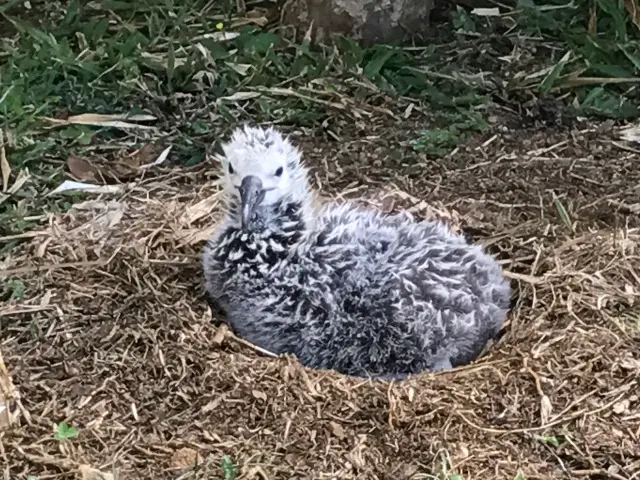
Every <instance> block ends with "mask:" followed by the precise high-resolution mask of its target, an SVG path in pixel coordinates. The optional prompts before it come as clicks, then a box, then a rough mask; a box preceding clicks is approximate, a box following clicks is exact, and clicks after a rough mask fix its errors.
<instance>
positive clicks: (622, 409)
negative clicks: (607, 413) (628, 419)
mask: <svg viewBox="0 0 640 480" xmlns="http://www.w3.org/2000/svg"><path fill="white" fill-rule="evenodd" d="M630 404H631V402H630V401H629V400H621V401H619V402H618V403H616V404H615V405H614V406H613V412H614V413H616V414H618V415H622V414H623V413H628V412H629V405H630Z"/></svg>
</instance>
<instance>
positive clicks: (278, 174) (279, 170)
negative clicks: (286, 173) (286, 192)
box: [276, 167, 282, 177]
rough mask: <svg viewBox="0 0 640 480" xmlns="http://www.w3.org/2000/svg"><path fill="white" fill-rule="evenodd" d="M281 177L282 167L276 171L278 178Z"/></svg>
mask: <svg viewBox="0 0 640 480" xmlns="http://www.w3.org/2000/svg"><path fill="white" fill-rule="evenodd" d="M280 175H282V167H278V169H277V170H276V177H279V176H280Z"/></svg>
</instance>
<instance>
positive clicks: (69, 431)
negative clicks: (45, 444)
mask: <svg viewBox="0 0 640 480" xmlns="http://www.w3.org/2000/svg"><path fill="white" fill-rule="evenodd" d="M77 435H78V430H77V429H76V428H75V427H72V426H70V425H67V424H66V423H59V424H57V425H56V430H55V433H54V435H53V437H54V438H55V439H56V440H66V439H69V438H75V437H76V436H77Z"/></svg>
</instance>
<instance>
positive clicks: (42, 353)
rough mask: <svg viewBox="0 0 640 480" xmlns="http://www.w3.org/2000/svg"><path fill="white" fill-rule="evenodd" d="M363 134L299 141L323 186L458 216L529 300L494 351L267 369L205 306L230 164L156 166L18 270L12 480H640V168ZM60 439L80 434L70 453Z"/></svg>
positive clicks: (616, 155) (598, 146) (402, 127)
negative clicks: (402, 374) (21, 292)
mask: <svg viewBox="0 0 640 480" xmlns="http://www.w3.org/2000/svg"><path fill="white" fill-rule="evenodd" d="M353 128H354V130H351V131H349V130H344V131H341V132H338V133H339V135H340V139H341V141H340V142H337V141H333V140H332V139H331V137H328V138H320V137H313V136H310V135H306V136H305V135H301V136H300V139H301V140H303V148H304V150H305V152H306V156H307V159H308V163H309V164H310V165H311V166H312V167H313V171H314V178H315V183H316V184H317V185H318V186H319V187H321V190H322V192H323V194H325V195H331V196H337V195H344V196H347V197H362V196H367V195H368V196H371V195H373V193H371V192H374V191H381V190H384V189H387V188H389V189H392V190H395V201H394V202H391V201H390V200H388V201H386V203H385V201H381V203H380V205H382V206H383V208H401V207H402V208H411V207H414V210H415V213H417V214H419V215H420V214H424V213H425V211H427V210H426V209H428V208H429V205H432V206H433V205H435V206H436V207H435V208H436V209H439V211H440V212H441V213H442V212H444V214H446V211H457V212H458V213H457V214H456V213H454V214H453V217H452V218H453V220H454V224H455V222H456V221H459V222H460V223H461V224H462V227H463V229H466V230H467V231H468V232H470V234H471V235H472V236H474V237H477V238H478V239H479V240H481V241H483V242H484V243H485V244H487V245H489V246H490V248H492V249H493V250H494V251H495V252H496V253H497V254H498V255H499V257H500V258H501V259H502V262H503V264H504V266H505V269H506V270H507V271H508V272H509V273H508V274H509V275H510V277H511V278H512V279H513V282H514V286H515V287H516V288H517V298H515V299H514V305H513V311H512V314H511V315H510V317H509V322H508V325H507V328H506V331H505V334H504V335H503V337H502V338H501V340H500V341H499V342H498V343H497V344H496V345H494V346H493V347H492V348H490V349H489V351H488V354H487V355H486V356H485V357H483V358H482V359H480V360H479V361H478V362H476V363H475V364H473V365H470V366H467V367H464V368H460V369H457V370H456V371H453V372H448V373H440V374H437V375H432V374H425V375H421V376H416V377H414V378H412V379H410V380H408V381H406V382H403V383H398V384H389V383H386V382H370V381H362V380H357V379H352V378H346V377H343V376H340V375H338V374H336V373H332V372H325V371H312V370H308V369H305V368H301V367H300V366H299V365H298V364H297V363H296V361H295V360H294V359H292V358H276V359H274V358H268V357H265V356H262V355H260V354H259V353H258V352H256V351H255V350H253V349H251V348H248V347H247V346H246V345H245V344H243V343H242V342H240V341H238V340H237V339H235V338H233V337H232V336H231V335H230V334H229V333H227V332H226V331H225V329H224V328H223V327H219V326H216V325H215V324H214V322H213V321H212V318H211V314H210V312H209V311H208V308H207V307H206V303H205V302H204V300H203V298H202V289H201V272H200V267H199V259H198V256H199V251H200V248H201V247H202V242H203V240H204V238H206V236H207V235H208V234H209V233H210V231H211V228H212V226H213V225H214V222H215V219H216V216H217V211H218V208H219V205H218V201H219V198H218V189H217V186H216V184H215V180H211V179H209V178H208V176H207V175H206V173H207V172H208V171H211V169H212V167H211V165H208V166H200V167H195V168H191V169H183V168H176V169H159V168H157V169H155V170H154V172H155V173H154V174H153V175H150V174H146V175H145V178H140V179H139V181H138V183H137V184H136V185H135V186H133V187H130V188H128V189H127V190H126V192H125V193H124V194H122V195H120V196H116V197H114V196H111V197H107V196H105V197H104V198H97V199H96V200H92V201H88V202H84V203H82V204H77V205H75V207H74V208H72V209H71V210H70V211H69V212H67V213H64V214H59V215H52V216H48V217H46V219H43V221H42V225H41V227H40V228H39V229H37V230H35V231H33V232H32V233H31V235H32V239H31V240H30V241H29V242H28V243H26V244H23V246H22V247H21V248H20V249H18V250H14V252H13V253H12V254H11V255H10V257H9V258H7V259H6V260H5V261H4V263H3V264H2V270H0V275H1V276H3V277H5V278H6V277H13V278H14V279H15V278H17V279H19V280H20V281H22V282H24V284H25V297H24V300H21V301H18V300H13V301H10V302H8V303H6V304H4V305H3V306H2V307H0V315H2V316H3V317H6V316H7V315H11V317H12V318H13V319H15V321H13V322H11V323H10V324H8V325H7V326H6V327H5V328H4V329H3V330H2V337H1V345H2V351H3V354H4V356H5V362H6V364H7V367H8V369H9V370H10V372H11V374H12V376H13V378H14V383H15V384H16V386H17V387H18V389H19V390H20V392H21V400H20V406H21V408H20V412H21V416H20V419H19V421H20V426H19V428H15V429H13V430H10V431H8V432H6V433H4V434H2V437H1V439H2V446H3V450H2V451H0V456H1V457H2V458H3V459H4V461H3V462H2V463H4V465H5V467H4V471H5V475H7V478H11V479H14V478H16V479H17V478H25V476H26V475H29V474H30V475H34V476H37V478H39V479H48V478H74V476H75V478H99V477H97V476H96V475H97V474H96V471H95V470H91V469H89V468H88V467H87V466H88V465H90V466H91V467H93V468H95V469H97V470H100V471H102V472H105V473H104V476H103V477H102V478H120V479H125V478H126V479H133V478H136V479H140V478H145V479H147V478H148V479H165V478H181V479H187V478H193V479H195V478H202V479H204V478H211V479H213V478H216V479H217V478H233V477H234V476H235V474H236V473H237V475H238V476H237V478H246V479H249V478H256V479H276V478H283V479H285V478H286V479H289V478H316V479H322V478H340V479H349V478H358V479H368V478H371V479H373V478H380V479H382V478H384V479H396V480H397V479H409V478H411V479H420V478H425V479H426V478H450V479H453V478H460V477H456V475H460V476H462V477H463V478H465V479H475V478H477V479H486V478H500V479H502V478H504V479H513V478H527V479H534V478H561V477H562V476H563V475H566V476H571V478H615V479H627V480H631V479H633V478H636V479H637V478H639V477H640V438H639V437H640V400H639V398H638V393H637V392H638V378H640V377H639V375H640V349H639V348H638V345H639V343H638V342H639V341H640V330H639V325H638V318H639V316H638V315H639V314H638V311H639V310H638V302H639V301H640V298H639V294H640V287H639V285H640V279H639V277H638V275H640V253H639V251H638V248H639V242H640V222H638V217H637V214H633V213H629V210H628V208H629V206H633V205H636V206H637V205H638V204H639V203H640V198H639V197H640V193H639V191H638V188H639V187H638V185H639V184H640V175H639V174H638V169H637V161H638V157H637V154H636V153H633V152H627V151H623V150H619V149H617V147H616V146H615V145H614V144H612V143H611V141H610V139H609V138H608V137H607V135H606V134H603V133H601V132H598V131H597V130H596V129H587V130H584V131H582V132H573V133H572V134H570V133H569V132H558V133H554V132H542V133H537V134H532V133H531V132H521V133H517V132H516V133H513V132H512V133H506V134H498V135H497V137H495V138H493V139H492V137H491V135H489V136H485V137H482V138H478V139H474V140H472V141H471V142H470V143H469V144H468V145H467V146H466V147H463V148H461V149H460V150H459V151H457V152H456V153H455V155H452V156H450V157H447V158H444V159H441V160H437V161H436V160H431V159H426V158H424V157H421V156H420V155H418V154H415V153H411V151H410V150H409V149H407V148H405V147H403V145H406V143H405V140H406V135H407V134H406V132H407V131H412V130H411V129H412V128H413V126H407V125H406V123H405V124H400V123H398V124H391V125H389V124H387V125H379V126H376V125H367V126H366V132H367V136H366V137H365V136H364V135H362V134H360V133H359V132H358V131H357V127H353ZM298 133H299V132H298ZM398 153H400V155H398ZM398 159H399V160H398ZM416 164H417V165H419V166H420V168H419V169H418V170H415V165H416ZM390 181H392V182H393V185H392V186H390V185H389V182H390ZM345 192H346V193H345ZM402 192H404V193H402ZM421 202H423V203H421ZM424 202H428V204H427V203H424ZM621 205H623V206H624V205H626V206H627V207H626V208H627V210H625V208H624V207H621ZM456 215H459V216H458V217H456ZM456 219H458V220H456ZM61 422H65V423H67V424H69V425H73V426H75V427H76V428H77V429H78V436H77V437H75V438H71V439H66V440H56V439H54V435H53V431H54V425H55V424H57V423H61ZM196 459H197V462H198V463H199V466H198V467H197V468H195V469H193V468H190V467H189V465H190V464H191V463H192V462H194V461H196ZM231 462H233V463H235V464H237V465H238V467H237V471H236V469H235V467H233V466H232V465H231ZM185 467H186V468H185ZM87 472H88V473H87ZM109 475H112V476H111V477H109ZM438 475H439V477H438ZM518 475H520V476H519V477H518Z"/></svg>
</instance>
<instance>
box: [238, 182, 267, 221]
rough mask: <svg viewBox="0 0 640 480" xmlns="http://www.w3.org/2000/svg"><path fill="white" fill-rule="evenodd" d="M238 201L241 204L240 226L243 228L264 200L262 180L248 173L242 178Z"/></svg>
mask: <svg viewBox="0 0 640 480" xmlns="http://www.w3.org/2000/svg"><path fill="white" fill-rule="evenodd" d="M239 190H240V203H241V204H242V207H241V208H242V210H241V219H242V228H243V229H245V228H246V227H247V225H248V224H249V220H250V219H251V216H252V215H253V213H254V212H255V210H256V207H257V206H258V205H260V202H262V200H264V194H265V191H264V189H263V188H262V180H260V179H259V178H258V177H255V176H253V175H249V176H247V177H244V178H243V179H242V183H241V184H240V188H239Z"/></svg>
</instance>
